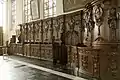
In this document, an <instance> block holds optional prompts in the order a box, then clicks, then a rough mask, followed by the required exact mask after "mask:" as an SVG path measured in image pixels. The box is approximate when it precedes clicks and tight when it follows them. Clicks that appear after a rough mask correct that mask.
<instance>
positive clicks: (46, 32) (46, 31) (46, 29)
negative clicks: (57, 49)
mask: <svg viewBox="0 0 120 80" xmlns="http://www.w3.org/2000/svg"><path fill="white" fill-rule="evenodd" d="M43 36H44V37H43V38H44V41H51V19H48V20H45V21H44V22H43Z"/></svg>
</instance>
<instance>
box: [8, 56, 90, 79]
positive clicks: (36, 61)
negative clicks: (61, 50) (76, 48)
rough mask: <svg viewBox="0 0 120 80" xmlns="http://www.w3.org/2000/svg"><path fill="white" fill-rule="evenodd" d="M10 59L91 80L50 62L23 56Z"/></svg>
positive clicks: (86, 76)
mask: <svg viewBox="0 0 120 80" xmlns="http://www.w3.org/2000/svg"><path fill="white" fill-rule="evenodd" d="M10 58H11V59H14V60H19V61H23V62H27V63H31V64H34V65H38V66H41V67H44V68H48V69H52V70H55V71H59V72H62V73H66V74H70V75H74V76H79V77H82V78H85V79H92V78H91V76H88V75H84V74H81V73H80V74H79V75H78V74H76V73H77V72H76V71H75V70H70V69H68V68H62V66H60V65H59V64H57V65H56V66H54V65H53V63H52V62H51V61H46V60H40V59H35V58H29V57H24V56H10Z"/></svg>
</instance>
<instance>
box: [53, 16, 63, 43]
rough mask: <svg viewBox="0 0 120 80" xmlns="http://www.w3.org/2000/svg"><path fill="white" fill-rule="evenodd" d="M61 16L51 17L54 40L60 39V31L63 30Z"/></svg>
mask: <svg viewBox="0 0 120 80" xmlns="http://www.w3.org/2000/svg"><path fill="white" fill-rule="evenodd" d="M62 29H63V16H62V17H57V18H54V19H53V36H55V40H56V41H60V37H61V33H62V32H63V30H62Z"/></svg>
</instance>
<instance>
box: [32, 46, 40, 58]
mask: <svg viewBox="0 0 120 80" xmlns="http://www.w3.org/2000/svg"><path fill="white" fill-rule="evenodd" d="M31 56H32V57H37V58H39V57H40V45H39V44H31Z"/></svg>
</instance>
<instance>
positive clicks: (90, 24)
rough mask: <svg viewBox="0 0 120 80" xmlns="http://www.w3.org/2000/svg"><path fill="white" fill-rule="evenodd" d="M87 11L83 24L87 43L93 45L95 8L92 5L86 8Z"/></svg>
mask: <svg viewBox="0 0 120 80" xmlns="http://www.w3.org/2000/svg"><path fill="white" fill-rule="evenodd" d="M86 7H87V9H86V10H85V11H84V15H83V19H84V20H83V22H84V24H83V25H84V26H85V28H86V32H87V36H86V38H85V41H86V42H90V43H91V44H92V37H93V35H92V34H93V33H92V32H93V29H94V21H93V12H92V11H93V7H92V5H91V4H89V5H87V6H86Z"/></svg>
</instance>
